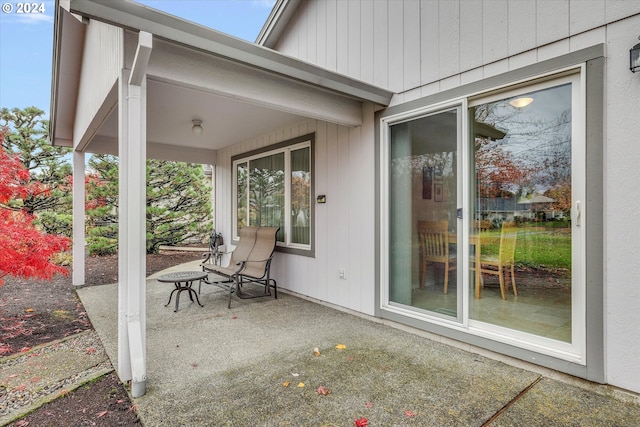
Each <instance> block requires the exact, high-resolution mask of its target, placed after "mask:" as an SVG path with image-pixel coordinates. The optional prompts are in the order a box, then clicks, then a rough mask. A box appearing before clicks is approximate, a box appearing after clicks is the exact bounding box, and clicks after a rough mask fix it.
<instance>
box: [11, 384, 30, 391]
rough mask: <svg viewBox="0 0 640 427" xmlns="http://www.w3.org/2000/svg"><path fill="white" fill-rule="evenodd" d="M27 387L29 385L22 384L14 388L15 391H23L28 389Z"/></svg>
mask: <svg viewBox="0 0 640 427" xmlns="http://www.w3.org/2000/svg"><path fill="white" fill-rule="evenodd" d="M26 388H27V385H26V384H20V385H17V386H15V387H14V388H13V390H14V391H23V390H26Z"/></svg>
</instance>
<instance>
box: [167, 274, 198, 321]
mask: <svg viewBox="0 0 640 427" xmlns="http://www.w3.org/2000/svg"><path fill="white" fill-rule="evenodd" d="M206 278H207V273H205V272H204V271H178V272H175V273H168V274H163V275H162V276H160V277H158V282H164V283H173V285H174V286H175V289H174V290H172V291H171V294H170V295H169V302H168V303H166V304H165V305H164V306H165V307H166V306H168V305H169V304H171V298H173V294H174V293H176V292H177V293H178V294H177V295H176V309H175V310H173V311H174V312H177V311H178V305H179V304H180V293H181V292H182V291H187V292H189V298H191V301H193V296H194V295H195V297H196V301H197V302H198V305H199V306H200V307H204V305H202V304H200V299H199V298H198V294H197V292H196V291H195V289H192V288H191V286H192V285H193V282H195V281H196V280H200V281H201V280H202V279H206Z"/></svg>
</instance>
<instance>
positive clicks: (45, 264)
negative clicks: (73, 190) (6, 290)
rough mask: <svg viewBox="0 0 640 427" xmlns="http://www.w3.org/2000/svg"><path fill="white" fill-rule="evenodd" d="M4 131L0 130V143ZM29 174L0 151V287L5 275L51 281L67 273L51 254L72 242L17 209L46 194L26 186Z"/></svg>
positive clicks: (35, 184) (33, 185)
mask: <svg viewBox="0 0 640 427" xmlns="http://www.w3.org/2000/svg"><path fill="white" fill-rule="evenodd" d="M5 133H6V129H0V143H2V141H4V135H5ZM29 177H30V175H29V171H28V170H27V169H25V167H24V165H23V164H22V163H21V162H20V160H19V159H18V158H17V157H15V156H12V155H10V154H9V153H7V152H6V151H5V150H4V149H2V150H0V285H1V284H2V283H3V280H2V278H3V277H4V276H6V275H11V276H15V277H24V278H28V277H37V278H42V279H50V278H51V277H52V276H53V275H54V274H55V273H62V274H65V275H66V274H68V272H67V270H66V269H65V268H63V267H61V266H59V265H56V264H54V263H53V262H51V258H52V256H53V255H55V254H57V253H59V252H62V251H66V250H68V249H69V248H70V247H71V241H70V240H69V239H68V238H66V237H63V236H56V235H51V234H46V233H43V232H42V231H40V230H39V229H38V228H36V226H35V225H34V219H35V218H34V216H33V215H32V214H29V213H27V212H26V211H25V210H23V209H21V208H20V203H19V201H20V199H22V198H25V197H27V196H29V195H32V194H47V189H46V187H45V186H44V185H42V184H41V183H38V182H33V183H29Z"/></svg>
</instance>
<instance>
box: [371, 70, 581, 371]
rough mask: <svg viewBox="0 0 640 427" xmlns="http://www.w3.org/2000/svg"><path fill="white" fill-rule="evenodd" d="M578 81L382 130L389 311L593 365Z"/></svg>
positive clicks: (571, 76)
mask: <svg viewBox="0 0 640 427" xmlns="http://www.w3.org/2000/svg"><path fill="white" fill-rule="evenodd" d="M580 82H581V75H580V73H579V72H573V73H567V74H566V75H563V76H559V77H554V78H549V77H548V78H544V79H540V80H538V81H535V82H532V83H530V84H526V85H524V84H521V85H518V86H517V87H514V88H508V89H504V88H501V89H499V90H498V89H496V90H495V91H493V92H489V93H486V94H474V96H469V97H467V98H461V99H458V100H455V101H452V103H451V104H449V105H447V106H443V107H440V108H432V109H426V108H425V109H423V110H421V111H413V112H407V113H403V114H399V115H397V116H392V117H390V118H388V119H386V122H383V126H382V127H383V129H386V132H387V133H386V137H384V139H383V141H385V143H384V149H383V155H382V158H383V169H384V171H383V185H382V188H383V199H384V200H385V204H384V205H383V208H382V209H383V215H382V217H383V222H384V224H383V226H384V227H385V228H384V229H383V233H384V237H385V238H384V241H385V242H386V244H387V245H386V247H385V248H383V250H382V253H383V260H384V261H383V262H386V265H385V270H383V274H384V282H383V283H384V284H383V289H381V291H382V292H381V295H382V300H381V305H382V307H381V308H382V309H383V311H384V310H387V311H389V312H393V313H396V314H400V315H402V316H409V317H411V318H414V319H422V320H424V321H425V322H432V323H437V324H439V325H445V326H447V325H448V326H450V327H452V328H455V329H457V330H458V331H460V330H462V331H466V332H467V333H471V334H474V335H478V336H483V337H486V338H490V339H494V340H498V341H501V342H504V343H507V344H510V345H514V346H517V347H523V348H527V349H530V350H531V349H533V350H535V351H541V352H544V353H546V354H549V355H552V356H554V357H561V358H564V359H566V360H570V361H573V362H577V363H584V348H585V321H584V318H585V279H584V259H585V246H584V237H583V236H584V234H585V233H584V225H585V223H586V218H587V216H586V214H587V213H586V212H585V211H584V209H583V208H582V206H583V204H582V203H581V201H583V200H584V194H585V185H584V182H585V172H584V170H585V160H584V159H585V157H584V156H585V154H584V152H585V142H584V141H585V135H584V131H583V129H584V101H583V95H582V94H583V92H582V89H581V85H580ZM385 125H386V128H385ZM463 245H464V246H463Z"/></svg>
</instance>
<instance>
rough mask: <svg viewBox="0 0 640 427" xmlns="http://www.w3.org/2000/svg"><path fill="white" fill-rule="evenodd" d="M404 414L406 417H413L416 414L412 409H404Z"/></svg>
mask: <svg viewBox="0 0 640 427" xmlns="http://www.w3.org/2000/svg"><path fill="white" fill-rule="evenodd" d="M404 415H405V416H406V417H415V416H416V414H415V413H414V412H413V411H409V410H406V411H404Z"/></svg>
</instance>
